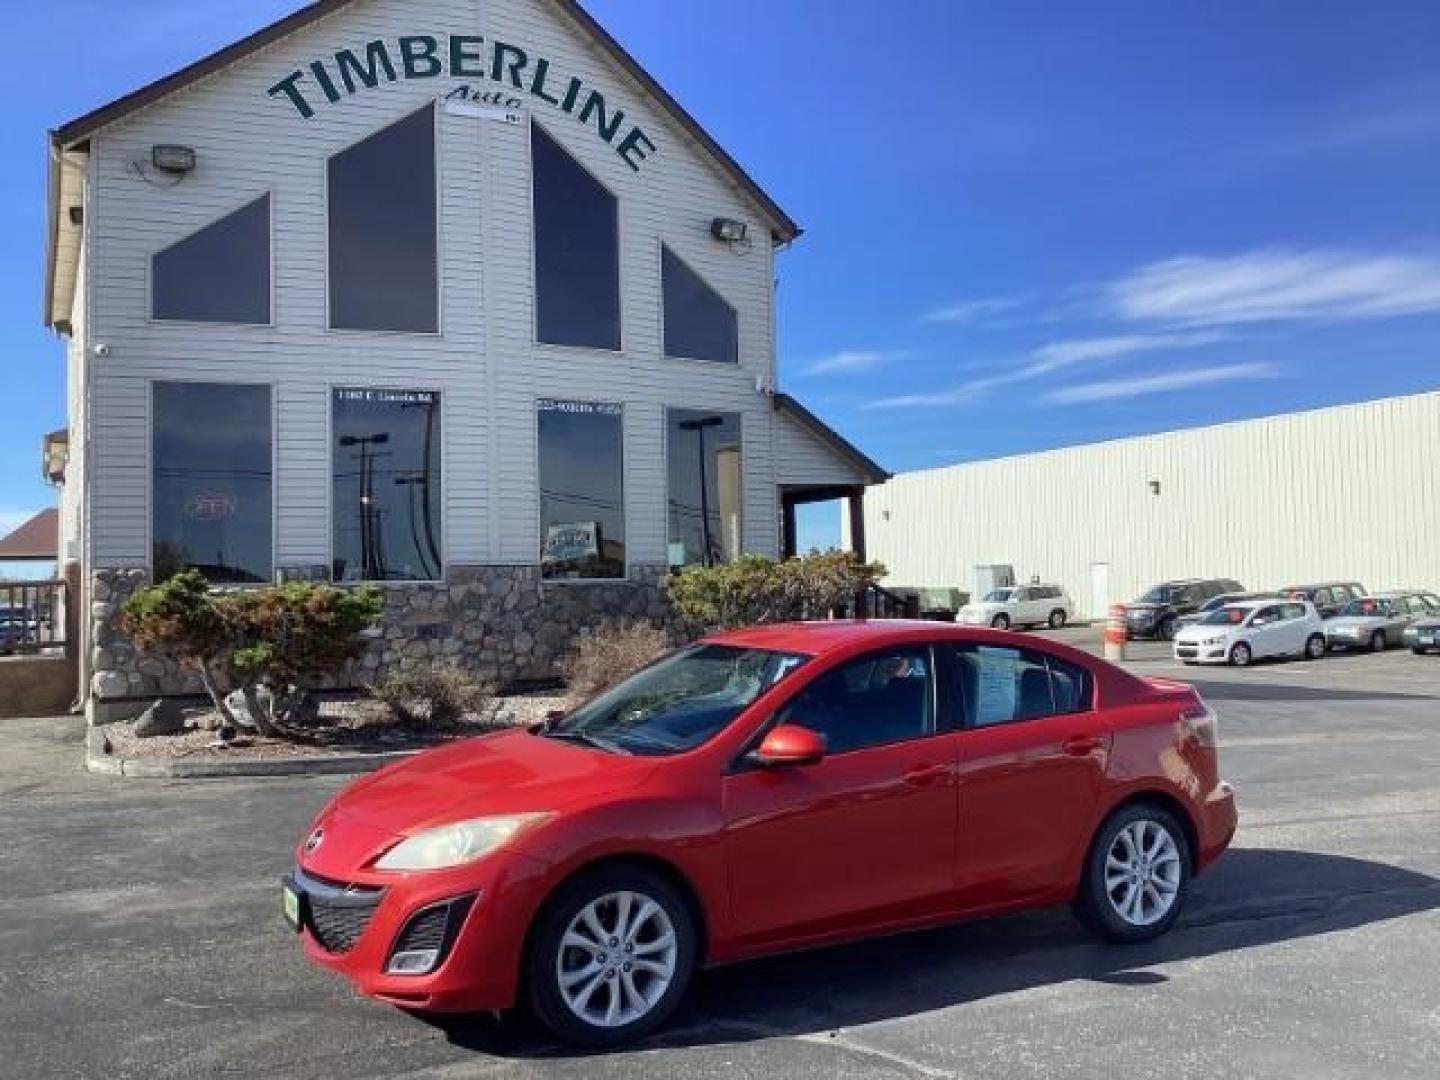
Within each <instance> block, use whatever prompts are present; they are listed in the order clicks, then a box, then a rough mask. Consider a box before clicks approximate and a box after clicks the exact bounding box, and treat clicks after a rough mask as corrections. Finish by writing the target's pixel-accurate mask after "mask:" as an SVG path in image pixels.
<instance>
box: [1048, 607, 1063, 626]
mask: <svg viewBox="0 0 1440 1080" xmlns="http://www.w3.org/2000/svg"><path fill="white" fill-rule="evenodd" d="M1065 619H1066V616H1065V612H1064V610H1062V609H1061V608H1056V609H1055V610H1054V611H1052V612H1051V613H1050V629H1051V630H1059V629H1060V628H1061V627H1062V626H1064V625H1065Z"/></svg>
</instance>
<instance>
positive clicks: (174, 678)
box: [90, 565, 686, 722]
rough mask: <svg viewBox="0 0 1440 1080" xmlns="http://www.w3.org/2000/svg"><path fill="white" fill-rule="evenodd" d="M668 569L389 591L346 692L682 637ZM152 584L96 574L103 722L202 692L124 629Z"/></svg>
mask: <svg viewBox="0 0 1440 1080" xmlns="http://www.w3.org/2000/svg"><path fill="white" fill-rule="evenodd" d="M665 574H666V570H665V567H663V566H651V565H644V566H632V567H631V568H630V577H629V579H628V580H625V581H607V582H591V581H551V582H546V581H544V580H542V579H541V577H540V568H539V567H538V566H452V567H451V568H450V570H449V574H448V577H447V579H446V580H445V581H444V582H442V583H435V584H430V585H410V584H407V585H382V589H383V590H384V592H385V601H386V603H385V614H384V615H383V616H382V617H381V620H380V624H379V625H378V626H377V627H376V629H375V630H374V631H372V641H371V644H370V647H369V649H368V650H367V651H366V653H365V655H364V657H363V658H362V659H361V660H360V661H359V663H358V664H356V665H355V667H354V669H353V670H351V671H350V672H348V673H346V675H345V676H344V677H342V678H341V679H339V680H337V685H339V686H353V685H356V684H358V683H364V682H367V681H369V680H370V679H372V678H374V677H375V676H376V675H378V674H379V673H380V672H381V671H383V670H386V669H388V668H392V667H395V666H397V665H399V664H402V663H406V662H410V663H415V662H421V661H427V660H428V661H432V662H434V661H440V660H450V661H453V662H455V663H457V664H459V665H461V666H462V667H464V668H466V669H468V670H470V671H472V672H473V673H474V674H475V675H476V676H477V677H480V678H483V679H487V680H490V681H494V682H496V683H497V684H501V685H504V684H507V683H514V682H519V681H524V680H532V679H550V678H554V677H555V675H556V674H557V672H556V666H555V665H556V662H557V661H558V660H560V659H561V658H562V657H564V656H565V655H566V654H567V653H569V652H570V651H571V650H572V649H573V648H574V645H575V642H576V640H577V639H579V638H580V637H581V636H583V635H584V634H585V633H586V632H588V631H589V630H591V629H593V628H594V627H595V626H597V625H599V624H601V623H603V622H606V621H607V620H612V619H619V618H634V619H647V620H649V621H651V622H655V623H658V624H661V625H663V626H664V627H666V628H667V630H669V632H670V634H671V636H672V637H673V638H674V639H675V640H677V641H679V640H681V639H683V638H684V637H685V636H686V628H685V626H684V623H683V621H682V620H681V619H680V618H679V617H678V616H677V615H676V614H675V612H674V610H673V608H672V607H671V606H670V603H669V601H668V599H667V598H666V596H665V593H664V590H663V589H662V587H661V582H662V581H663V580H664V577H665ZM280 576H281V578H282V579H284V580H290V581H316V580H318V581H323V580H326V578H327V576H328V575H327V573H326V568H325V567H323V566H304V567H286V568H284V569H282V570H281V571H280ZM148 580H149V573H148V571H146V570H142V569H119V570H99V571H96V572H95V573H94V574H93V575H92V576H91V582H90V588H91V594H90V595H91V610H90V622H91V630H92V635H91V642H92V651H91V660H92V667H91V671H92V673H93V674H92V675H91V679H90V690H91V694H92V697H93V702H92V709H91V716H92V717H93V718H95V719H97V720H99V721H100V722H108V721H110V720H114V719H118V718H121V717H125V716H129V715H134V714H135V713H138V712H139V711H140V709H142V708H143V707H144V706H145V705H146V704H148V703H149V701H150V700H152V699H153V698H155V697H158V696H180V695H194V694H202V693H204V690H203V688H202V687H201V686H200V683H199V680H197V679H196V678H195V677H194V676H193V675H191V674H190V673H188V672H186V671H184V670H182V669H180V668H179V667H178V666H177V665H175V664H172V663H168V662H166V661H164V660H160V659H158V658H155V657H150V656H144V655H142V654H139V653H138V652H137V650H136V649H135V647H134V646H133V645H132V644H131V643H130V641H129V639H128V638H127V637H126V636H125V634H124V632H123V631H122V630H121V629H120V611H121V607H122V606H123V605H124V603H125V601H126V600H128V599H129V598H130V596H131V595H132V594H133V593H134V592H135V590H136V589H138V588H140V587H141V586H143V585H144V584H146V582H147V581H148Z"/></svg>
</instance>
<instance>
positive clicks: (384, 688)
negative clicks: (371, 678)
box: [366, 663, 499, 728]
mask: <svg viewBox="0 0 1440 1080" xmlns="http://www.w3.org/2000/svg"><path fill="white" fill-rule="evenodd" d="M366 691H367V692H368V693H369V694H370V696H371V697H373V698H375V700H377V701H380V702H382V703H384V704H385V705H386V706H387V707H388V708H389V709H390V711H391V713H393V714H394V716H395V718H396V719H397V720H399V721H401V722H402V723H404V724H405V725H407V726H409V727H414V728H426V727H431V728H445V727H451V726H453V725H454V724H456V723H458V722H459V721H461V720H463V719H464V718H465V717H466V716H478V717H480V719H481V721H482V722H483V723H485V724H487V725H493V724H497V723H498V721H499V704H498V702H497V701H496V700H495V688H494V687H493V686H491V685H489V684H488V683H483V682H480V681H479V680H477V679H475V678H474V677H473V676H472V675H471V674H470V673H469V672H468V671H466V670H465V669H464V668H462V667H460V666H459V665H458V664H454V663H443V664H435V665H430V664H407V665H405V666H404V667H400V668H397V669H395V670H394V671H391V672H388V673H387V674H386V675H384V676H383V677H382V678H381V679H379V680H378V681H377V682H375V683H374V684H372V685H371V686H368V687H366Z"/></svg>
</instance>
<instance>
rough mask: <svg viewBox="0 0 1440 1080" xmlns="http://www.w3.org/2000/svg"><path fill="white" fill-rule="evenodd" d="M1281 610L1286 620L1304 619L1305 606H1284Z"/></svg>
mask: <svg viewBox="0 0 1440 1080" xmlns="http://www.w3.org/2000/svg"><path fill="white" fill-rule="evenodd" d="M1281 610H1282V611H1283V612H1284V613H1285V618H1287V619H1303V618H1305V606H1304V605H1303V604H1286V605H1285V606H1284V607H1283V608H1281Z"/></svg>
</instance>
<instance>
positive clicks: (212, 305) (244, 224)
mask: <svg viewBox="0 0 1440 1080" xmlns="http://www.w3.org/2000/svg"><path fill="white" fill-rule="evenodd" d="M150 313H151V315H152V317H154V318H156V319H174V320H180V321H184V322H213V323H254V324H259V325H265V324H267V323H269V322H270V196H269V195H264V196H261V197H260V198H258V199H256V200H255V201H254V202H252V203H250V204H249V205H248V206H244V207H241V208H240V209H239V210H236V211H235V212H234V213H232V214H227V215H226V216H225V217H223V218H221V219H220V220H219V221H216V222H214V223H212V224H210V225H207V226H205V228H203V229H201V230H199V231H198V232H195V233H192V234H191V235H190V236H187V237H186V238H185V239H184V240H181V241H180V242H179V243H176V244H172V245H171V246H170V247H168V248H166V249H165V250H164V251H161V252H158V253H157V254H156V255H155V257H154V259H152V260H151V273H150Z"/></svg>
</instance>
